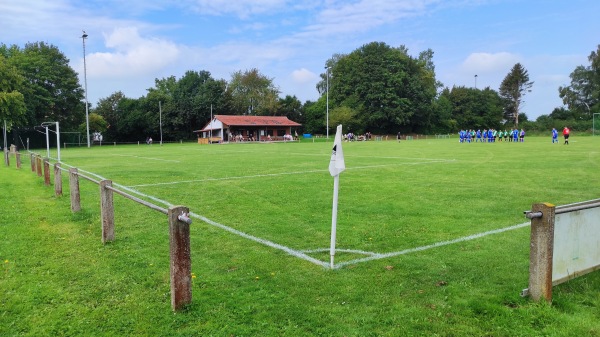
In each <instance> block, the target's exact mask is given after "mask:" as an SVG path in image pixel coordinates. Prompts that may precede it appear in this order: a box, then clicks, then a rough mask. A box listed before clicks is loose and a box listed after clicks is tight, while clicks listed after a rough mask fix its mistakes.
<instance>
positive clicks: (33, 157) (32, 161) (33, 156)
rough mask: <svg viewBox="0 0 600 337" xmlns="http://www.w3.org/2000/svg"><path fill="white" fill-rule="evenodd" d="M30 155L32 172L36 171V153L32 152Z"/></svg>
mask: <svg viewBox="0 0 600 337" xmlns="http://www.w3.org/2000/svg"><path fill="white" fill-rule="evenodd" d="M29 157H30V158H31V172H35V154H33V153H32V154H30V155H29Z"/></svg>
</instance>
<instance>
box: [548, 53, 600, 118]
mask: <svg viewBox="0 0 600 337" xmlns="http://www.w3.org/2000/svg"><path fill="white" fill-rule="evenodd" d="M597 48H598V49H597V50H596V51H592V52H591V53H590V55H589V56H588V60H589V61H590V65H589V66H582V65H580V66H577V67H576V68H575V70H573V72H572V73H571V74H570V75H569V76H570V77H571V84H570V85H569V86H565V87H562V86H561V87H560V88H559V89H558V92H559V96H560V98H562V100H563V103H564V104H565V105H567V106H568V107H569V110H574V111H581V112H583V113H582V115H585V116H586V117H587V118H591V117H592V116H591V114H592V111H594V108H595V106H596V105H598V103H599V102H600V45H598V47H597Z"/></svg>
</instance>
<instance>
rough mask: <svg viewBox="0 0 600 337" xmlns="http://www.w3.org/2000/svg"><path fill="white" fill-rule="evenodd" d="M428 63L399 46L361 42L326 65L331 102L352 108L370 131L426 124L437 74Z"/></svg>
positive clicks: (331, 103) (425, 58)
mask: <svg viewBox="0 0 600 337" xmlns="http://www.w3.org/2000/svg"><path fill="white" fill-rule="evenodd" d="M427 61H428V59H427V56H426V55H424V59H423V60H421V61H419V60H418V59H415V58H413V57H411V56H409V55H408V53H407V50H406V48H405V47H403V46H401V47H398V48H393V47H390V46H388V45H387V44H385V43H382V42H372V43H369V44H366V45H363V46H362V47H360V48H358V49H357V50H355V51H353V52H352V53H350V54H348V55H345V56H342V57H341V58H340V59H339V60H337V62H336V63H335V64H334V65H333V67H332V68H331V69H330V76H331V77H330V80H329V99H330V105H333V107H337V106H347V107H349V108H352V109H353V110H355V111H356V118H357V119H358V120H359V121H361V122H362V123H363V125H364V127H365V129H366V130H368V131H372V132H394V131H395V130H397V129H399V128H406V127H427V126H428V125H429V124H430V122H431V120H430V116H431V113H432V101H433V98H434V97H435V94H436V82H435V74H434V73H433V72H432V71H431V69H428V68H427V67H428V66H431V64H430V63H429V62H427ZM415 116H417V118H413V117H415ZM394 133H395V132H394Z"/></svg>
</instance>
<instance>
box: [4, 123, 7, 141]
mask: <svg viewBox="0 0 600 337" xmlns="http://www.w3.org/2000/svg"><path fill="white" fill-rule="evenodd" d="M6 144H7V140H6V119H5V120H4V148H6V146H7V145H6Z"/></svg>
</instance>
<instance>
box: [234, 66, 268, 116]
mask: <svg viewBox="0 0 600 337" xmlns="http://www.w3.org/2000/svg"><path fill="white" fill-rule="evenodd" d="M227 92H228V95H229V96H230V97H231V103H232V109H233V112H234V113H235V114H237V115H246V114H248V115H265V116H268V115H271V116H272V115H274V114H275V113H276V112H277V107H278V105H277V102H278V95H279V88H277V87H276V86H275V85H274V84H273V79H271V78H268V77H266V76H264V75H262V74H261V73H260V72H259V71H258V69H256V68H254V69H251V70H246V71H245V72H242V71H236V72H235V73H233V74H232V75H231V81H230V82H229V86H228V88H227Z"/></svg>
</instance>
